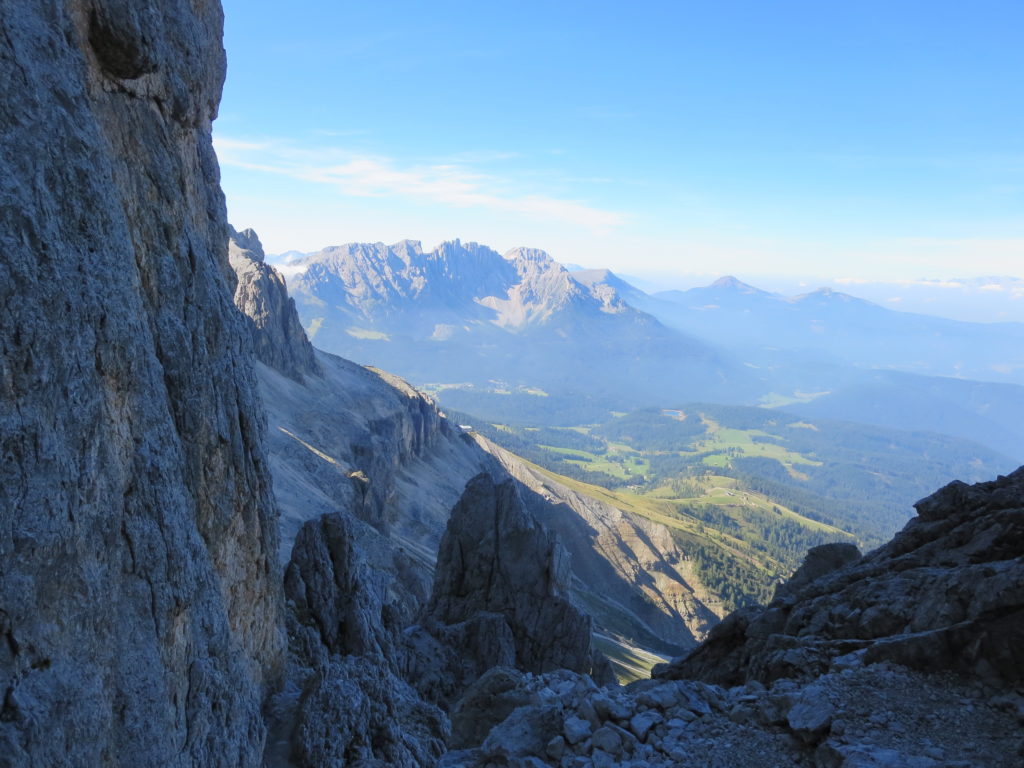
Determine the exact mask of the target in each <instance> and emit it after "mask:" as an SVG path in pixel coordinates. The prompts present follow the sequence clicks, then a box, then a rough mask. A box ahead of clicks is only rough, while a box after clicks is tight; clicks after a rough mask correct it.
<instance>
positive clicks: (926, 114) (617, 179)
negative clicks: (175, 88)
mask: <svg viewBox="0 0 1024 768" xmlns="http://www.w3.org/2000/svg"><path fill="white" fill-rule="evenodd" d="M224 8H225V16H226V20H225V47H226V49H227V52H228V79H227V84H226V86H225V91H224V99H223V102H222V105H221V112H220V118H219V119H218V121H217V123H216V124H215V128H214V134H215V140H216V144H217V148H218V154H219V155H220V158H221V163H222V174H223V180H222V181H223V186H224V189H225V192H226V194H227V197H228V207H229V212H230V215H231V218H232V221H233V223H235V225H236V226H242V227H245V226H252V227H254V228H256V229H257V231H258V232H259V233H260V234H261V236H262V237H263V239H264V241H265V243H266V245H267V247H268V250H270V251H282V250H286V249H291V248H295V249H299V250H316V249H319V248H321V247H323V246H326V245H331V244H338V243H342V242H349V241H355V240H371V241H378V240H383V241H386V242H393V241H396V240H399V239H402V238H412V239H419V240H423V241H424V244H425V245H426V246H427V247H432V246H433V245H435V244H436V243H438V242H440V241H441V240H445V239H450V238H454V237H460V238H462V239H463V240H477V241H479V242H483V243H486V244H488V245H491V246H493V247H495V248H497V249H499V250H505V249H507V248H511V247H513V246H517V245H527V246H534V247H540V248H544V249H545V250H547V251H549V252H550V253H551V254H552V255H553V256H554V257H555V258H557V259H559V260H560V261H564V262H576V263H580V264H583V265H586V266H608V267H612V268H613V269H617V270H619V271H624V272H627V273H632V274H647V275H654V274H658V273H668V272H680V273H701V274H709V275H714V274H725V273H733V274H738V275H740V276H741V277H743V276H747V277H749V276H752V275H759V274H765V273H770V272H775V273H779V274H783V275H795V276H796V275H799V276H828V277H833V278H835V277H846V278H850V277H855V278H864V279H878V280H882V279H884V280H900V279H903V280H906V279H914V278H918V277H952V276H973V275H980V274H1015V275H1020V274H1021V272H1022V271H1024V270H1022V268H1021V265H1022V264H1024V45H1022V44H1021V41H1020V38H1021V32H1022V30H1024V3H1021V2H1020V1H1019V0H1014V1H1013V2H984V0H980V1H978V2H971V3H964V2H901V1H900V0H889V1H888V2H857V3H834V2H821V0H818V1H817V2H767V1H764V0H762V1H761V2H728V1H723V2H713V3H711V2H701V3H697V2H675V3H643V2H633V3H624V2H618V3H600V2H586V3H576V2H561V3H552V2H547V3H535V2H517V3H504V4H497V3H482V2H431V3H426V2H420V3H414V2H380V3H328V2H308V1H305V2H304V1H302V0H294V1H293V2H290V3H288V4H287V7H286V8H285V6H282V5H281V4H280V3H278V2H274V3H271V2H266V1H264V0H245V1H244V2H243V0H225V2H224Z"/></svg>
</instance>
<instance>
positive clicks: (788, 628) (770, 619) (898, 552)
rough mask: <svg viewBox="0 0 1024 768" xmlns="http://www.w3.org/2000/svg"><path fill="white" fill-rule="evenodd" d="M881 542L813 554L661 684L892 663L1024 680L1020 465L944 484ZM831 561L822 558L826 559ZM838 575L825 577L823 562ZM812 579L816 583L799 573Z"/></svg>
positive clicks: (1023, 473) (1023, 475)
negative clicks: (982, 478) (984, 479)
mask: <svg viewBox="0 0 1024 768" xmlns="http://www.w3.org/2000/svg"><path fill="white" fill-rule="evenodd" d="M916 508H917V512H918V516H917V517H916V518H914V519H913V520H911V521H910V523H908V524H907V526H906V527H905V528H904V529H903V531H901V532H900V533H898V534H897V535H896V537H895V538H894V539H893V540H892V541H891V542H890V543H889V544H887V545H885V546H883V547H881V548H879V549H878V550H876V551H874V552H872V553H870V554H869V555H867V556H865V557H864V558H863V559H859V560H855V561H853V562H850V563H848V564H846V565H845V566H842V565H841V562H842V561H843V560H845V559H848V556H849V555H848V554H847V557H845V558H844V557H840V558H838V559H837V558H835V557H834V555H835V554H836V552H835V551H831V556H829V557H821V555H822V552H821V551H818V552H814V551H812V554H811V557H810V559H809V560H810V561H809V563H808V564H807V565H805V566H804V567H803V568H801V570H800V571H798V573H797V576H798V577H801V578H798V579H797V583H796V584H795V585H793V586H790V587H788V588H786V589H783V590H780V594H779V596H778V597H777V598H776V599H775V600H774V601H773V602H772V603H771V604H769V605H768V606H767V607H766V608H764V609H748V610H744V611H738V612H736V613H734V614H732V615H731V616H730V617H729V618H727V619H726V620H725V621H724V622H722V624H720V625H718V626H717V627H716V628H715V629H714V630H712V632H711V635H710V637H709V639H708V640H707V642H705V643H704V645H702V646H701V647H699V648H698V649H697V650H695V651H694V652H693V653H691V654H690V655H689V656H687V657H684V658H682V659H680V660H677V661H675V662H673V663H672V664H671V665H667V666H663V667H661V668H659V669H656V671H655V675H656V676H660V677H665V678H696V679H704V680H709V681H714V682H722V683H727V684H728V683H738V682H743V681H744V680H747V679H757V680H761V681H763V682H769V681H771V680H775V679H778V678H780V677H806V676H808V675H814V674H819V673H821V672H822V671H824V670H827V669H829V668H831V667H835V666H836V664H843V663H850V662H849V660H850V658H851V655H852V658H855V659H858V660H861V661H863V662H867V663H870V662H876V661H883V660H889V661H894V662H897V663H900V664H904V665H907V666H910V667H915V668H919V669H926V670H937V669H954V670H958V671H961V672H965V673H969V674H972V675H974V676H977V677H979V678H981V679H983V680H985V681H987V682H991V683H993V684H1002V685H1020V684H1021V683H1022V682H1024V468H1021V469H1018V470H1017V471H1016V472H1014V473H1013V474H1011V475H1009V476H1008V477H1000V478H999V479H998V480H995V481H993V482H988V483H978V484H977V485H973V486H968V485H966V484H964V483H961V482H954V483H951V484H949V485H947V486H946V487H945V488H943V489H941V490H940V491H938V492H937V493H935V494H933V495H932V496H929V497H928V498H926V499H924V500H922V501H919V502H918V503H917V504H916ZM826 554H827V553H826ZM826 560H827V561H830V562H831V565H833V566H840V567H838V568H836V569H835V570H831V571H827V569H826V570H823V569H821V568H820V565H821V563H822V561H826ZM814 570H817V571H818V572H819V573H820V575H818V577H817V578H816V579H813V580H811V579H805V578H802V574H808V573H809V572H810V571H814Z"/></svg>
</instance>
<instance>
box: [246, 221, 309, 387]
mask: <svg viewBox="0 0 1024 768" xmlns="http://www.w3.org/2000/svg"><path fill="white" fill-rule="evenodd" d="M229 232H230V239H229V240H228V255H229V258H230V262H231V267H232V269H234V271H235V275H236V276H237V279H238V284H237V285H236V286H235V305H236V306H237V307H238V308H239V309H240V310H241V311H242V314H244V315H245V317H246V322H247V324H248V325H249V329H250V332H251V334H252V339H253V346H254V347H255V349H256V356H257V357H258V358H259V359H260V361H261V362H263V363H265V364H266V365H269V366H270V367H271V368H275V369H276V370H278V371H280V372H281V373H283V374H284V375H285V376H288V377H290V378H293V379H295V380H297V381H300V382H301V381H302V380H303V376H310V375H312V376H318V375H320V373H321V370H320V365H319V364H318V363H317V361H316V358H315V356H314V354H313V346H312V345H311V344H310V343H309V339H307V338H306V332H305V331H304V330H303V329H302V323H300V322H299V316H298V314H297V313H296V312H295V302H294V301H293V300H292V299H291V298H289V296H288V288H287V286H286V285H285V282H284V278H283V277H282V276H281V273H280V272H278V271H277V270H276V269H274V268H273V267H272V266H270V265H269V264H267V263H266V262H265V261H264V254H263V245H262V243H260V239H259V237H258V236H257V235H256V233H255V232H254V231H253V230H251V229H246V230H244V231H242V232H236V231H235V230H234V228H233V227H230V228H229Z"/></svg>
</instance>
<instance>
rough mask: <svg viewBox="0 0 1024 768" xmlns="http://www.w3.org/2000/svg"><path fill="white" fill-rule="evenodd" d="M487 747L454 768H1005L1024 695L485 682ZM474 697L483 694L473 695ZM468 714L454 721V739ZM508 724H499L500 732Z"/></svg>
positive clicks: (880, 668)
mask: <svg viewBox="0 0 1024 768" xmlns="http://www.w3.org/2000/svg"><path fill="white" fill-rule="evenodd" d="M479 689H480V695H478V696H476V697H474V698H473V700H472V703H473V704H475V705H476V706H477V716H476V719H475V721H474V725H477V726H479V728H480V730H483V729H486V728H489V730H488V733H487V735H486V736H485V737H483V738H480V736H479V732H480V731H476V732H474V739H473V741H474V742H475V743H476V746H472V747H470V748H465V749H456V750H453V751H451V752H449V753H448V754H446V755H445V756H444V757H443V758H442V759H441V762H440V766H441V768H485V766H506V765H507V766H530V767H531V768H536V767H537V766H545V765H550V766H559V768H585V767H587V768H589V767H590V766H625V767H627V768H670V767H671V768H675V767H676V766H715V767H716V768H718V767H720V768H791V767H792V766H814V767H815V768H881V767H882V766H886V767H887V768H968V766H970V768H983V767H984V768H1002V767H1003V766H1011V765H1013V766H1016V765H1021V764H1024V763H1022V761H1024V738H1022V731H1021V728H1020V725H1021V723H1024V720H1022V719H1021V718H1020V715H1019V714H1018V711H1017V707H1018V706H1022V705H1024V698H1021V697H1015V698H1012V699H1010V698H1002V699H1000V698H998V697H995V698H994V697H992V695H991V691H988V690H986V689H984V688H979V687H977V686H975V685H971V684H965V682H964V681H963V680H958V679H957V678H956V677H955V676H952V675H949V674H946V675H942V676H934V675H925V674H921V673H918V672H913V671H911V670H908V669H906V668H902V667H896V666H892V665H889V664H887V663H883V664H875V665H870V666H866V667H860V668H857V669H846V670H844V671H842V672H834V673H829V674H826V675H824V676H822V677H820V678H818V679H817V680H816V681H815V682H813V683H811V684H810V685H807V686H804V687H801V686H800V685H798V684H797V683H796V682H794V681H792V680H779V681H777V682H776V683H775V684H774V685H772V686H771V687H770V688H766V687H765V686H763V685H760V684H759V683H756V682H754V683H749V684H747V685H744V686H737V687H734V688H731V689H724V688H720V687H718V686H715V685H709V684H707V683H702V682H694V681H689V680H680V681H664V680H642V681H638V682H636V683H632V684H630V685H629V686H626V687H625V688H621V689H607V688H606V689H599V688H597V687H596V686H595V685H594V684H593V682H592V681H591V680H590V679H589V678H587V677H586V676H583V675H575V674H572V673H569V672H565V671H559V672H551V673H547V674H543V675H531V674H529V673H527V674H521V675H509V674H508V673H507V672H504V671H502V670H494V671H493V672H492V673H489V674H488V675H487V676H485V677H484V678H482V679H481V681H480V686H479ZM467 698H469V694H467ZM457 720H458V715H456V716H455V717H453V741H454V732H455V731H456V730H457V727H456V725H455V723H456V722H457ZM496 720H497V721H498V722H495V721H496Z"/></svg>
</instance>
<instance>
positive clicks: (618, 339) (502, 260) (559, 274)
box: [290, 240, 762, 413]
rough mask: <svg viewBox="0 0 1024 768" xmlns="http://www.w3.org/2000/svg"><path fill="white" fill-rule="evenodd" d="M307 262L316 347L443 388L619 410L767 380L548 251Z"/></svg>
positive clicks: (308, 318)
mask: <svg viewBox="0 0 1024 768" xmlns="http://www.w3.org/2000/svg"><path fill="white" fill-rule="evenodd" d="M293 267H294V268H295V269H303V271H302V273H301V274H299V275H296V276H294V277H292V279H291V281H290V288H291V290H292V293H293V295H294V297H295V300H296V304H297V306H298V309H299V313H300V316H301V317H302V320H303V324H304V325H305V326H306V328H307V329H308V331H309V334H310V337H311V338H312V341H313V343H314V344H315V345H316V346H319V347H320V348H322V349H326V350H328V351H331V352H335V353H338V354H342V355H345V356H347V357H349V358H352V359H355V360H357V361H359V362H363V363H371V364H373V365H378V366H381V367H383V368H387V369H388V370H394V371H396V372H398V373H399V374H400V375H402V376H405V377H407V378H409V379H411V380H413V381H415V382H417V384H420V385H428V386H430V385H432V386H433V389H435V390H441V391H444V390H451V389H461V390H463V391H464V392H466V393H468V395H469V396H488V397H490V396H494V395H496V396H498V397H499V398H512V399H513V401H514V402H517V403H519V402H523V398H526V399H527V401H528V402H529V403H531V404H532V405H531V407H533V406H538V407H542V408H546V409H552V410H555V411H558V412H563V413H564V412H565V410H566V409H567V408H569V409H575V410H579V409H581V408H587V407H590V406H592V407H593V408H594V409H596V410H595V413H596V412H600V413H606V412H607V411H608V410H609V409H614V408H623V407H633V406H637V405H657V404H660V403H663V402H666V401H670V402H674V401H677V400H689V399H694V398H697V399H712V400H725V401H727V402H742V401H748V400H750V399H751V398H756V397H757V395H758V393H759V391H760V390H761V388H762V387H761V384H760V383H759V382H758V380H757V377H756V375H755V374H754V373H753V372H752V371H751V370H750V369H749V368H747V367H745V366H743V365H742V364H741V363H740V362H739V361H738V360H737V359H735V358H733V357H732V356H731V355H729V354H727V353H725V352H723V351H722V350H720V349H718V348H717V347H715V346H713V345H710V344H706V343H704V342H702V341H699V340H698V339H696V338H694V337H693V336H691V335H689V334H686V333H683V332H681V331H678V330H675V329H671V328H668V327H666V326H665V325H663V324H662V323H661V322H660V321H659V320H657V319H656V318H655V317H653V316H652V315H650V314H648V313H646V312H642V311H640V310H638V309H636V308H634V307H632V306H630V305H629V304H628V303H627V302H626V301H625V300H624V299H623V298H622V297H620V296H619V295H617V293H616V292H615V291H614V290H609V289H608V288H607V287H606V286H604V285H599V286H593V287H591V286H588V285H585V284H584V283H582V282H580V281H579V280H577V279H575V278H574V277H573V276H572V275H571V274H570V273H569V272H568V271H567V270H566V269H565V268H564V267H562V266H561V265H560V264H558V263H557V262H555V261H554V260H553V259H552V258H551V257H550V256H548V255H547V254H546V253H544V252H543V251H538V250H532V249H527V248H517V249H514V250H512V251H509V252H508V253H506V254H504V255H502V254H499V253H497V252H496V251H493V250H491V249H490V248H487V247H485V246H481V245H478V244H476V243H462V242H460V241H458V240H455V241H451V242H447V243H444V244H442V245H440V246H438V247H437V248H435V249H434V250H432V251H429V252H427V251H424V250H423V249H422V247H421V245H420V244H419V243H418V242H412V241H404V242H401V243H396V244H395V245H390V246H389V245H384V244H382V243H377V244H350V245H343V246H339V247H335V248H327V249H324V250H323V251H320V252H318V253H315V254H311V255H309V256H306V257H303V258H301V259H299V260H298V261H295V262H293ZM541 401H544V402H541Z"/></svg>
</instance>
